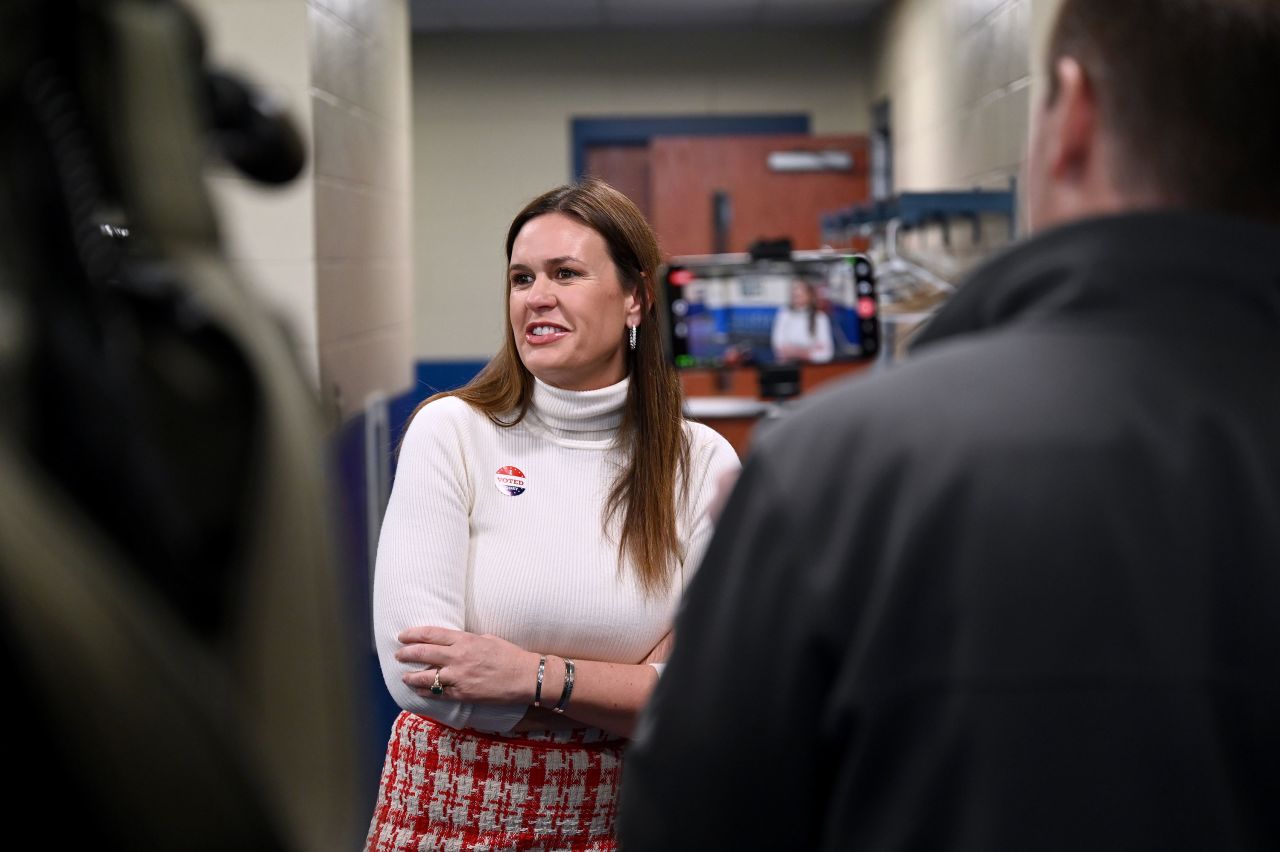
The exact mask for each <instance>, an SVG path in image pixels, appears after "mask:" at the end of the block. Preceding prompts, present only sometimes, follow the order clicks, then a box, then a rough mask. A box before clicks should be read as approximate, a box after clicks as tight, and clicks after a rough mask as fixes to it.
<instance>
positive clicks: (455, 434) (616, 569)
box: [373, 379, 739, 732]
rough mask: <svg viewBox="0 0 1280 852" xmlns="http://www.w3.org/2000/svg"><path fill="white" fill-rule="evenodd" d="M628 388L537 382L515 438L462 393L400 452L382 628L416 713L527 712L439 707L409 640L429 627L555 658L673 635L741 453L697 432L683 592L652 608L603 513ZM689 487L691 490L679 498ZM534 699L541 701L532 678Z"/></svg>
mask: <svg viewBox="0 0 1280 852" xmlns="http://www.w3.org/2000/svg"><path fill="white" fill-rule="evenodd" d="M627 386H628V380H626V379H624V380H623V381H621V382H619V383H618V384H616V385H612V386H610V387H607V388H602V389H600V390H594V391H565V390H560V389H559V388H554V387H551V386H550V385H547V384H543V383H542V382H538V383H537V385H536V387H535V390H534V394H533V405H532V406H531V407H530V410H529V413H528V414H527V415H526V416H525V418H524V420H523V421H521V422H520V423H519V424H517V425H515V426H512V427H509V428H504V427H500V426H497V425H495V424H494V423H493V422H491V421H490V420H489V419H488V417H486V416H485V415H484V414H482V413H480V412H478V411H476V410H475V409H473V408H472V407H471V406H470V405H468V404H467V403H465V402H463V401H462V400H460V399H457V398H456V397H445V398H444V399H439V400H436V401H435V402H433V403H431V404H430V405H427V406H424V407H423V408H422V410H420V411H419V412H418V414H417V416H415V417H414V418H413V421H412V423H411V424H410V426H409V429H408V431H407V433H406V434H405V438H404V442H403V444H402V446H401V449H400V461H399V465H398V468H397V472H396V480H395V486H394V487H393V489H392V491H391V500H390V502H389V504H388V506H387V513H386V517H385V519H384V520H383V523H382V534H381V537H380V538H379V541H378V559H377V565H376V569H375V574H374V588H373V618H374V633H375V640H376V644H377V649H378V658H379V660H380V662H381V664H382V674H383V678H384V679H385V680H386V684H387V689H388V690H390V692H391V695H392V697H393V698H395V700H396V702H397V703H398V704H399V705H400V706H401V707H403V708H404V709H406V710H409V711H411V712H414V713H418V714H421V715H423V716H428V717H430V718H432V719H435V720H437V721H439V722H442V723H444V724H446V725H450V726H452V727H455V728H462V727H469V728H476V729H479V730H486V731H501V732H506V731H510V730H511V729H512V728H513V727H514V726H515V725H516V723H517V722H519V721H520V719H521V718H522V717H523V716H524V714H525V711H526V710H527V709H528V708H527V705H524V704H515V705H513V704H502V705H500V704H471V703H460V702H456V701H449V700H446V699H441V698H424V697H421V696H419V695H418V694H416V693H415V692H414V691H413V690H412V689H410V688H409V687H407V686H405V684H404V683H403V682H401V679H400V678H401V676H402V675H404V674H405V673H406V672H408V671H409V670H410V669H411V668H418V666H416V665H415V666H408V665H405V664H403V663H400V662H397V661H396V659H395V656H394V655H395V652H396V651H397V650H398V649H399V647H400V644H399V642H397V641H396V636H397V635H398V634H399V633H400V632H401V631H403V630H405V629H407V628H410V627H418V626H423V625H430V626H434V627H447V628H452V629H455V630H466V631H469V632H472V633H490V634H494V635H496V636H501V637H502V638H504V639H506V640H508V641H510V642H513V643H515V644H516V645H519V646H520V647H522V648H524V649H526V650H530V651H537V652H538V653H543V654H555V655H557V656H561V657H570V658H573V659H587V660H597V661H602V662H612V663H639V662H640V661H641V660H643V659H644V657H645V656H646V655H647V654H648V653H649V651H650V650H652V649H653V647H654V646H655V645H656V644H657V643H658V641H659V640H660V639H662V637H663V636H664V635H665V634H666V633H667V631H668V630H669V629H670V627H671V623H672V619H673V617H674V615H675V610H676V606H677V604H678V603H679V599H680V595H681V593H682V592H683V590H684V587H685V585H686V584H687V583H688V581H689V579H690V575H691V574H692V572H693V570H694V569H695V568H696V566H697V564H698V562H699V561H700V560H701V558H702V553H703V551H704V550H705V549H706V546H707V543H708V540H709V539H710V536H711V519H710V518H709V517H708V506H709V504H710V502H711V500H712V499H713V497H714V496H715V491H716V485H717V482H718V480H719V478H720V474H721V473H723V472H725V471H729V470H733V469H736V468H737V467H738V464H739V463H738V457H737V455H736V454H735V453H734V451H733V448H732V447H731V446H730V445H729V443H728V442H727V441H726V440H725V439H724V438H722V437H721V436H720V435H718V434H717V433H715V432H713V431H712V430H711V429H709V428H707V427H706V426H703V425H702V424H700V423H691V422H687V423H686V424H685V428H686V430H687V432H688V434H689V438H690V450H691V453H690V468H689V499H688V503H687V504H686V505H684V506H680V505H677V532H678V535H679V537H680V544H681V550H682V551H683V552H684V553H685V558H684V561H683V564H682V565H681V566H680V567H679V570H678V572H677V574H676V581H675V582H673V583H672V585H671V589H670V591H669V592H668V593H667V594H665V595H662V596H660V597H658V598H652V597H646V595H645V593H644V591H643V590H642V588H641V587H640V585H639V583H638V581H637V580H636V578H635V573H634V569H633V568H632V566H631V564H630V562H629V561H627V562H626V563H625V564H623V565H621V566H620V565H619V564H618V561H619V560H618V530H619V528H620V520H621V519H620V518H615V519H614V521H613V522H612V523H611V525H610V528H609V530H608V533H607V534H604V533H602V528H601V524H602V518H603V510H604V506H605V503H606V500H607V498H608V495H609V491H610V489H611V488H612V486H613V483H614V480H615V479H616V477H617V474H618V471H619V469H620V467H619V465H620V458H619V454H618V451H616V450H614V449H613V448H612V446H611V445H612V442H613V438H614V435H615V433H616V431H617V428H618V425H619V424H620V423H621V421H622V408H623V403H624V402H625V400H626V395H627ZM678 493H679V491H678V490H677V494H678ZM530 678H531V680H530V683H529V689H530V693H532V691H533V680H532V678H533V673H532V672H531V673H530Z"/></svg>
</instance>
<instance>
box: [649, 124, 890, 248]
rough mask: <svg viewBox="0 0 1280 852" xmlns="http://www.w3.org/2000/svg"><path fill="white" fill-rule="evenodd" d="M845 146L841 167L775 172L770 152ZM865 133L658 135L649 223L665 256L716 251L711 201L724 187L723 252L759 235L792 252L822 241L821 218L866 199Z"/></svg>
mask: <svg viewBox="0 0 1280 852" xmlns="http://www.w3.org/2000/svg"><path fill="white" fill-rule="evenodd" d="M828 150H841V151H847V152H848V153H849V154H850V155H852V157H853V168H852V170H850V171H847V172H776V171H772V170H770V168H769V165H768V157H769V154H770V152H773V151H828ZM869 155H870V148H869V143H868V140H867V137H865V136H853V135H849V136H792V135H787V136H712V137H707V136H701V137H675V136H669V137H659V138H657V139H654V140H652V141H651V142H650V143H649V181H650V191H649V204H650V205H651V206H652V211H651V214H650V216H649V221H650V222H651V223H652V224H653V226H654V230H656V231H657V232H658V238H659V240H660V243H661V245H662V250H663V253H664V254H665V255H667V256H672V255H684V254H710V253H712V252H713V251H714V250H715V241H714V230H713V215H712V205H713V198H714V195H715V193H716V191H717V190H721V191H724V192H727V193H728V195H729V200H730V204H731V210H732V221H731V225H730V229H729V238H728V243H727V250H728V251H746V250H747V249H748V247H749V246H750V245H751V243H753V242H755V241H756V240H758V239H761V238H766V239H773V238H779V237H787V238H789V239H790V240H791V242H792V245H793V246H794V247H795V248H796V249H816V248H820V247H821V245H822V229H821V226H820V225H819V218H818V217H819V216H820V215H821V214H822V213H825V212H829V211H831V210H836V209H839V208H841V207H846V206H848V205H850V204H856V203H858V202H860V201H865V200H866V199H867V197H868V183H867V182H868V165H869V163H868V160H869Z"/></svg>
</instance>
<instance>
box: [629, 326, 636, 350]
mask: <svg viewBox="0 0 1280 852" xmlns="http://www.w3.org/2000/svg"><path fill="white" fill-rule="evenodd" d="M630 329H631V348H632V349H635V348H636V327H635V326H634V325H633V326H630Z"/></svg>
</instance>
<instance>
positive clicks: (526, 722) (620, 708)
mask: <svg viewBox="0 0 1280 852" xmlns="http://www.w3.org/2000/svg"><path fill="white" fill-rule="evenodd" d="M398 638H399V641H400V642H401V643H403V645H404V647H402V648H401V649H400V650H399V651H398V652H396V655H395V658H396V660H397V661H399V662H400V663H405V664H418V665H422V666H424V668H422V669H417V670H414V671H410V672H409V673H407V674H405V675H404V676H403V677H402V678H401V680H403V682H404V683H405V684H406V685H407V686H409V687H410V688H411V689H413V691H414V692H415V693H417V694H418V695H419V696H421V697H423V698H428V697H436V698H446V699H452V700H455V701H470V702H477V703H494V704H527V705H530V706H529V707H528V709H527V710H526V712H525V714H524V716H523V717H522V718H521V720H520V721H519V722H518V723H517V724H516V726H515V728H514V730H517V731H521V730H547V729H554V728H561V727H582V726H584V725H586V726H590V727H595V728H601V729H602V730H605V731H608V732H609V733H611V734H615V735H617V736H621V737H630V736H631V732H632V729H633V728H634V726H635V721H636V717H637V716H638V715H639V712H640V710H641V708H643V707H644V705H645V703H646V702H647V701H648V700H649V695H650V693H652V691H653V688H654V686H655V685H656V684H657V682H658V674H657V671H656V670H655V669H654V668H653V666H651V665H649V663H650V662H661V661H663V660H665V659H666V655H667V653H668V651H669V649H670V646H671V634H670V633H668V634H667V635H666V636H665V637H663V639H662V641H660V642H659V643H658V644H657V645H656V646H655V647H654V649H653V650H652V651H650V653H649V655H648V656H647V657H645V659H644V660H643V661H642V662H641V663H639V664H637V665H628V664H625V663H602V662H598V661H595V660H580V659H576V660H574V666H575V675H574V685H573V693H572V695H571V697H570V702H569V703H568V705H567V707H566V709H565V712H564V714H563V715H561V714H558V713H554V712H552V710H551V709H550V708H552V707H555V706H556V704H557V703H558V702H559V701H560V698H561V694H562V692H563V689H564V683H565V663H564V659H563V658H561V657H557V656H551V655H548V656H547V663H546V669H545V671H544V673H543V681H542V700H541V702H540V703H541V705H542V706H541V707H533V706H532V704H533V701H534V693H535V691H536V688H537V673H538V662H539V658H540V657H541V655H540V654H537V653H535V652H533V651H526V650H524V649H523V648H520V647H519V646H517V645H515V644H513V643H511V642H508V641H507V640H505V639H502V638H499V637H497V636H489V635H479V634H475V633H468V632H466V631H463V630H449V629H446V628H441V627H430V626H427V627H414V628H411V629H409V630H406V631H404V632H403V633H401V634H400V636H399V637H398ZM437 672H438V673H439V676H440V682H441V684H442V685H443V686H444V694H443V695H441V696H433V695H432V693H431V685H432V683H434V681H435V678H436V673H437Z"/></svg>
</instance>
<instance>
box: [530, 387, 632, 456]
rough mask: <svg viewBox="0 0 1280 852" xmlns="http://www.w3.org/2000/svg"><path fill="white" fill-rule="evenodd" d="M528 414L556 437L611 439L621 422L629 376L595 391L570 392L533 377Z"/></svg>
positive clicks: (592, 439) (581, 439)
mask: <svg viewBox="0 0 1280 852" xmlns="http://www.w3.org/2000/svg"><path fill="white" fill-rule="evenodd" d="M534 382H535V384H534V388H533V405H532V406H531V407H530V413H531V414H533V415H534V416H535V417H536V418H537V420H538V421H539V422H540V423H541V424H542V425H543V426H545V427H546V428H547V430H548V431H550V432H551V433H552V434H553V435H555V436H556V437H559V438H565V439H570V440H579V441H601V440H612V439H613V436H614V433H615V432H616V431H617V429H618V426H619V424H621V423H622V409H623V405H624V404H625V403H626V401H627V388H629V387H630V385H631V379H630V377H628V378H624V379H623V380H622V381H620V382H618V383H617V384H615V385H609V386H608V387H605V388H600V389H599V390H589V391H570V390H563V389H561V388H557V387H552V386H551V385H549V384H547V383H546V382H543V381H542V380H541V379H537V378H535V379H534Z"/></svg>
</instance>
